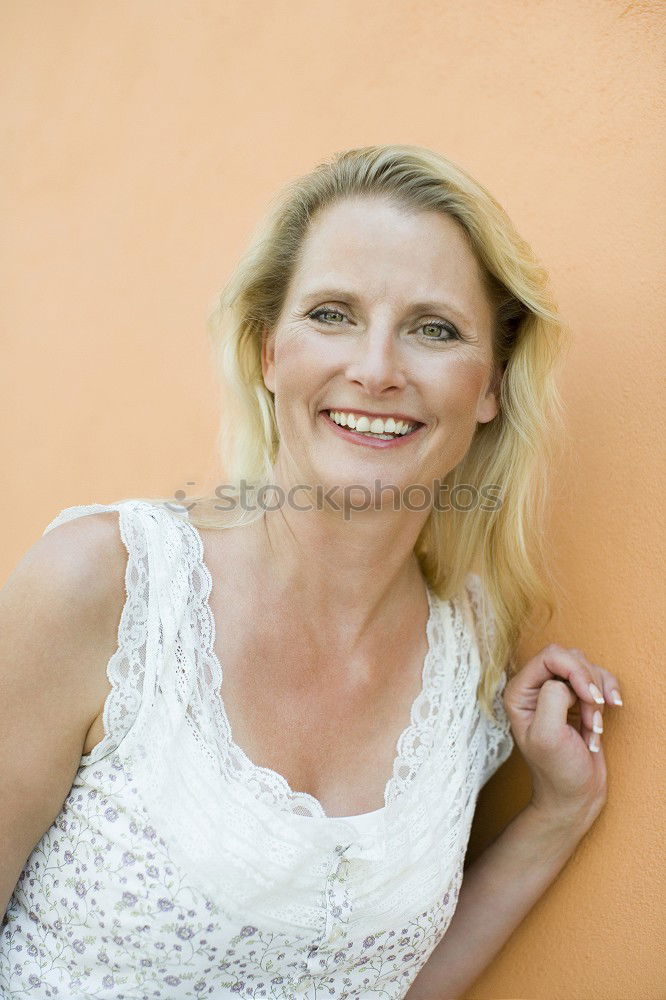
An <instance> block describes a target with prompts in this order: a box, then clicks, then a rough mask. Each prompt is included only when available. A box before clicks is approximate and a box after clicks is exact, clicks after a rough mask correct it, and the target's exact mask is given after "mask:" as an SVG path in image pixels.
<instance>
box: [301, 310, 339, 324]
mask: <svg viewBox="0 0 666 1000" xmlns="http://www.w3.org/2000/svg"><path fill="white" fill-rule="evenodd" d="M308 316H309V318H310V319H319V320H323V322H325V323H328V322H329V321H328V320H327V319H324V317H325V316H342V318H343V319H344V316H343V314H342V313H341V312H340V310H339V309H323V308H321V309H314V310H313V311H312V312H311V313H308Z"/></svg>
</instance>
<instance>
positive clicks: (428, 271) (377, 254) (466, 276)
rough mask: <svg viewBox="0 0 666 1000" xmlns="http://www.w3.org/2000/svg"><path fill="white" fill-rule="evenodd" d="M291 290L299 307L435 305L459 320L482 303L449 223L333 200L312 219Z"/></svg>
mask: <svg viewBox="0 0 666 1000" xmlns="http://www.w3.org/2000/svg"><path fill="white" fill-rule="evenodd" d="M291 286H292V294H293V296H294V297H296V298H298V300H299V301H303V300H305V299H309V298H312V297H313V296H314V297H315V298H316V297H317V296H318V295H321V296H322V297H323V298H330V297H333V296H334V295H337V297H343V298H346V299H347V300H349V299H351V298H354V299H358V300H361V299H364V300H368V301H369V300H371V299H373V298H379V299H383V298H395V299H396V301H403V300H404V302H405V304H406V305H412V304H417V303H419V302H424V303H427V302H434V303H436V302H438V301H440V300H442V301H443V302H446V303H448V304H450V305H451V306H452V307H453V308H455V309H457V310H458V312H459V313H461V314H462V315H463V316H467V315H468V314H469V312H470V310H471V311H476V309H478V308H479V307H482V306H483V305H484V304H486V299H485V293H484V288H483V283H482V278H481V269H480V266H479V263H478V261H477V259H476V256H475V255H474V253H473V251H472V249H471V245H470V241H469V238H468V236H467V234H466V233H465V231H464V230H463V228H462V226H461V225H460V224H459V223H458V222H457V221H456V220H455V219H452V218H451V217H450V216H448V215H445V214H443V213H439V212H435V211H427V212H425V211H422V212H415V211H411V212H409V211H407V210H405V209H404V208H401V207H396V206H395V204H393V203H391V202H390V201H388V200H386V201H381V202H380V201H378V200H377V199H370V198H368V199H353V200H352V199H348V200H345V201H343V202H338V203H336V204H334V205H332V206H330V207H329V208H327V209H326V210H325V211H323V212H322V213H321V214H320V215H317V216H316V217H315V218H314V219H313V221H312V223H311V225H310V228H309V230H308V232H307V234H306V237H305V240H304V243H303V246H302V248H301V253H300V255H299V262H298V266H297V268H296V270H295V273H294V275H293V280H292V283H291ZM343 293H346V294H344V295H343Z"/></svg>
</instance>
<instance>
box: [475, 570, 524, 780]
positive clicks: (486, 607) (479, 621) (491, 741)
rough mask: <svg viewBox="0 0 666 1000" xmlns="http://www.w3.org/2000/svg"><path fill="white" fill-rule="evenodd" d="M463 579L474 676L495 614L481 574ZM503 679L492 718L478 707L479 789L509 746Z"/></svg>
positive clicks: (481, 664)
mask: <svg viewBox="0 0 666 1000" xmlns="http://www.w3.org/2000/svg"><path fill="white" fill-rule="evenodd" d="M465 583H466V591H467V597H468V608H469V612H468V613H469V615H470V626H471V628H472V634H473V636H474V639H475V643H476V655H477V657H478V667H479V675H478V676H479V677H480V676H481V673H482V672H483V670H484V669H485V666H486V664H487V662H488V650H489V644H490V643H491V642H492V641H493V640H494V638H495V634H496V624H495V615H494V612H493V608H492V605H491V603H490V600H489V598H488V595H487V593H486V590H485V588H484V586H483V581H482V580H481V577H480V576H479V575H478V574H477V573H469V574H468V576H467V579H466V581H465ZM506 683H507V677H506V673H502V675H501V677H500V682H499V686H498V688H497V690H496V692H495V696H494V698H493V706H492V707H493V716H494V718H493V719H492V720H491V719H488V718H487V717H486V715H485V713H484V712H481V710H480V709H479V716H480V717H479V726H480V728H481V732H482V741H481V746H480V749H479V753H480V764H479V780H478V785H477V788H478V789H479V790H480V789H481V788H483V786H484V785H485V783H486V782H487V781H488V780H489V779H490V778H491V777H492V775H493V774H494V773H495V771H496V770H497V769H498V768H499V767H500V765H501V764H503V763H504V761H505V760H506V759H507V758H508V757H509V756H510V754H511V751H512V750H513V746H514V741H513V736H512V735H511V726H510V724H509V719H508V716H507V714H506V711H505V709H504V704H503V702H502V692H503V691H504V688H505V687H506Z"/></svg>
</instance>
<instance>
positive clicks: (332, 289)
mask: <svg viewBox="0 0 666 1000" xmlns="http://www.w3.org/2000/svg"><path fill="white" fill-rule="evenodd" d="M309 299H340V300H342V299H344V300H345V301H347V302H351V303H353V304H355V305H357V304H358V303H359V302H360V298H359V296H358V295H356V293H355V292H352V291H350V290H348V289H345V288H342V287H341V286H340V285H335V286H334V285H330V286H327V287H324V288H313V289H311V290H310V291H307V292H304V293H303V295H302V301H303V302H305V301H307V300H309ZM410 312H414V313H416V312H449V313H451V314H452V315H453V316H455V317H456V318H457V319H459V320H460V322H461V323H465V324H467V325H470V323H471V321H470V319H469V317H468V316H467V314H466V313H465V312H463V311H462V309H460V308H459V307H457V306H455V305H453V303H451V302H444V301H438V300H436V299H430V300H424V301H423V302H414V303H413V304H412V305H411V306H410Z"/></svg>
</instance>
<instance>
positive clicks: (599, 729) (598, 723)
mask: <svg viewBox="0 0 666 1000" xmlns="http://www.w3.org/2000/svg"><path fill="white" fill-rule="evenodd" d="M592 722H593V724H592V730H593V732H595V733H603V731H604V720H603V718H602V717H601V712H600V711H599V710H598V709H597V711H596V712H595V713H594V716H593V719H592Z"/></svg>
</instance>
